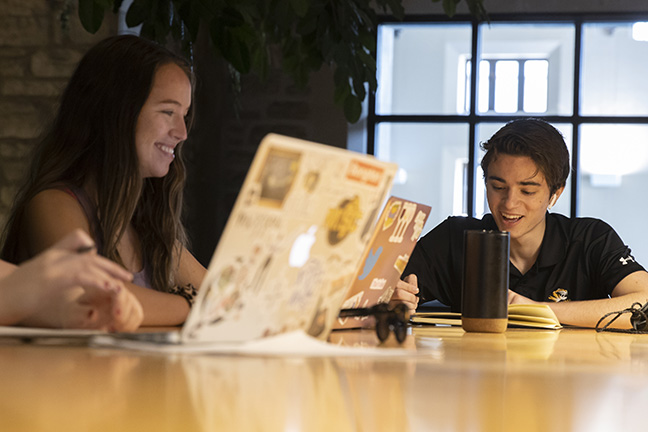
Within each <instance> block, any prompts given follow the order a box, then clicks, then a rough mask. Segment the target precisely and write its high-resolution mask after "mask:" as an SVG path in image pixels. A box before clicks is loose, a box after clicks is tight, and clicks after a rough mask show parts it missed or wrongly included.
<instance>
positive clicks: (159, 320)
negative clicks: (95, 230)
mask: <svg viewBox="0 0 648 432" xmlns="http://www.w3.org/2000/svg"><path fill="white" fill-rule="evenodd" d="M22 227H23V230H24V232H23V233H21V236H22V238H21V242H22V243H24V244H25V247H24V248H25V250H26V251H27V252H28V254H29V255H30V256H33V255H35V254H37V253H39V252H41V251H43V250H44V249H46V248H48V247H50V246H51V245H52V244H54V243H55V242H56V241H58V240H59V239H61V238H62V237H64V236H65V235H66V234H68V233H70V232H71V231H74V230H75V229H81V230H83V231H85V232H86V233H90V225H89V222H88V219H87V218H86V216H85V213H84V212H83V209H82V208H81V205H80V204H79V203H78V201H77V200H76V199H75V198H74V197H72V196H71V195H70V194H68V193H66V192H64V191H61V190H57V189H48V190H45V191H43V192H40V193H39V194H38V195H36V196H35V197H34V198H33V199H32V200H31V201H30V202H29V204H28V205H27V207H26V208H25V214H24V219H23V224H22ZM126 287H127V288H128V290H129V291H130V292H132V293H133V294H134V295H135V297H136V298H137V300H138V301H139V303H140V304H141V306H142V309H143V312H144V318H143V321H142V325H144V326H169V325H180V324H182V323H183V322H184V320H185V319H186V317H187V314H188V313H189V306H188V305H187V302H186V301H185V300H184V299H183V298H182V297H179V296H176V295H173V294H168V293H164V292H159V291H155V290H152V289H149V288H144V287H140V286H137V285H134V284H132V283H126Z"/></svg>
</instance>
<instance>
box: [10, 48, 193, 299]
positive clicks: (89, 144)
mask: <svg viewBox="0 0 648 432" xmlns="http://www.w3.org/2000/svg"><path fill="white" fill-rule="evenodd" d="M169 63H175V64H177V65H178V66H179V67H181V68H182V69H183V70H184V71H185V73H186V74H187V77H189V79H190V81H191V83H192V89H193V83H194V79H193V74H192V72H191V68H190V66H189V64H188V63H187V62H186V61H185V60H184V59H182V58H181V57H179V56H177V55H175V54H174V53H172V52H171V51H169V50H167V49H166V48H164V47H162V46H160V45H158V44H156V43H154V42H151V41H148V40H146V39H142V38H140V37H137V36H132V35H126V36H115V37H110V38H107V39H105V40H103V41H101V42H99V43H98V44H97V45H95V46H94V47H92V48H91V49H90V50H89V51H88V52H87V53H86V55H85V56H84V57H83V58H82V59H81V61H80V63H79V65H78V66H77V68H76V70H75V72H74V74H73V75H72V78H71V79H70V81H69V83H68V86H67V87H66V89H65V91H64V92H63V95H62V97H61V102H60V106H59V109H58V112H57V115H56V117H55V119H54V122H53V124H52V126H51V128H50V129H49V131H48V132H47V134H46V135H45V136H44V138H43V140H41V142H40V143H39V145H38V146H37V147H36V149H35V155H34V158H33V161H32V166H31V170H30V173H29V178H28V179H27V181H26V183H25V184H24V185H23V187H22V188H21V189H20V191H19V193H18V196H17V197H16V201H15V203H14V207H13V209H12V212H11V214H10V216H9V220H8V223H7V225H6V227H5V232H4V235H3V238H4V245H3V249H2V252H1V253H2V258H4V259H6V260H9V261H12V262H16V261H17V260H18V259H20V257H19V256H18V254H19V252H18V251H19V248H18V242H19V237H20V236H19V233H20V224H21V219H22V215H23V213H24V208H25V206H26V205H27V203H29V201H30V200H31V199H32V198H34V196H36V194H38V193H39V192H41V191H43V190H45V189H48V188H51V187H55V186H56V185H57V184H61V183H62V184H68V185H73V186H76V187H78V188H82V187H83V186H84V184H86V183H87V182H88V181H91V182H92V183H93V184H94V185H95V186H96V192H97V196H96V198H97V203H96V204H97V217H98V220H99V227H98V228H99V229H98V233H96V235H97V236H99V237H100V238H98V239H95V240H96V241H97V242H98V243H99V244H101V245H102V250H101V251H100V252H101V253H102V254H103V255H104V256H106V257H107V258H109V259H112V260H114V261H116V262H119V263H122V264H123V262H122V259H121V257H120V256H119V253H118V251H117V244H118V242H119V240H120V238H121V237H122V235H123V234H124V232H125V230H126V227H127V226H128V223H129V221H132V224H133V226H134V228H135V230H136V232H137V233H138V235H139V238H140V243H141V247H142V258H143V261H144V265H145V266H146V267H147V270H148V272H149V275H150V278H151V284H152V286H153V288H155V289H156V290H159V291H167V290H168V289H169V287H171V286H173V284H174V281H173V273H174V271H175V268H176V267H175V266H177V264H178V261H179V260H178V258H179V252H180V246H183V245H185V244H186V239H187V237H186V233H185V230H184V227H183V225H182V222H181V213H182V207H183V189H184V184H185V178H186V173H185V165H184V162H183V158H182V147H183V143H180V144H179V145H178V146H177V147H176V149H175V159H174V161H173V163H171V166H170V168H169V172H168V174H167V175H166V176H164V177H163V178H146V179H142V178H141V176H140V173H139V161H138V157H137V152H136V147H135V126H136V124H137V119H138V116H139V113H140V111H141V109H142V106H143V105H144V102H145V101H146V99H147V98H148V96H149V93H150V91H151V88H152V84H153V78H154V76H155V73H156V71H157V70H158V69H159V68H160V67H161V66H163V65H166V64H169ZM192 118H193V106H192V107H190V109H189V113H188V115H187V129H189V128H190V126H191V120H192Z"/></svg>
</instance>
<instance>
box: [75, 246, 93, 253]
mask: <svg viewBox="0 0 648 432" xmlns="http://www.w3.org/2000/svg"><path fill="white" fill-rule="evenodd" d="M94 248H95V247H94V245H91V246H81V247H78V248H77V250H76V253H79V254H82V253H86V252H90V251H91V250H92V249H94Z"/></svg>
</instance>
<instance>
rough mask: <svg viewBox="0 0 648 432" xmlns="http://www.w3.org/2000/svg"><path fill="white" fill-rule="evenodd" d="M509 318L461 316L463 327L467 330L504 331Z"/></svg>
mask: <svg viewBox="0 0 648 432" xmlns="http://www.w3.org/2000/svg"><path fill="white" fill-rule="evenodd" d="M507 325H508V318H466V317H461V327H463V329H464V330H465V331H467V332H478V333H504V332H505V331H506V327H507Z"/></svg>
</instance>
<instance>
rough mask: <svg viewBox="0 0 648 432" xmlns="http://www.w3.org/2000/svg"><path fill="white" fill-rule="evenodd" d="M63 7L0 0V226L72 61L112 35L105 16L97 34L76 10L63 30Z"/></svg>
mask: <svg viewBox="0 0 648 432" xmlns="http://www.w3.org/2000/svg"><path fill="white" fill-rule="evenodd" d="M75 3H76V2H75ZM64 6H65V4H64V2H63V1H62V0H58V1H57V0H0V226H1V225H4V221H5V220H6V216H7V213H8V211H9V209H10V206H11V203H12V201H13V198H14V195H15V193H16V190H17V185H18V184H19V182H20V181H21V179H22V176H23V175H24V174H25V172H26V168H27V166H28V160H29V155H30V151H31V149H32V147H33V145H34V143H35V142H36V141H37V140H38V137H39V135H40V133H41V132H42V130H43V128H44V126H45V125H47V124H48V122H49V120H50V119H51V118H52V115H53V112H54V110H55V107H56V103H57V100H58V97H59V95H60V93H61V91H62V89H63V88H64V86H65V84H66V82H67V79H68V78H69V77H70V75H71V74H72V72H73V70H74V67H75V66H76V63H77V62H78V61H79V59H80V58H81V56H82V55H83V53H84V52H85V51H86V50H87V49H88V48H89V47H90V46H92V45H93V44H94V43H95V42H96V41H97V40H99V39H101V38H103V37H105V36H108V35H109V34H113V33H114V32H115V31H116V30H115V29H116V25H115V23H116V21H115V19H114V18H113V17H109V18H107V19H106V20H105V22H104V25H103V27H102V28H101V29H100V30H99V32H98V33H97V34H96V35H90V34H88V33H87V32H85V30H84V29H83V28H82V27H81V25H80V23H79V20H78V18H77V15H76V11H75V10H71V11H70V14H69V21H68V27H67V29H66V30H64V29H63V28H62V25H61V19H60V16H61V12H62V10H63V8H64Z"/></svg>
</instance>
